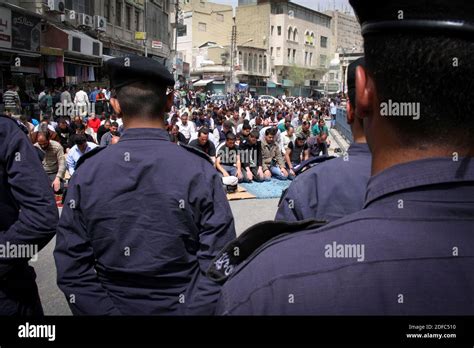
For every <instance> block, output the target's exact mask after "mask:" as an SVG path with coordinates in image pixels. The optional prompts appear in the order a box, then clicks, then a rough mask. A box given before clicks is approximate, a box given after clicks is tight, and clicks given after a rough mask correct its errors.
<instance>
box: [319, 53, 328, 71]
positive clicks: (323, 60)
mask: <svg viewBox="0 0 474 348" xmlns="http://www.w3.org/2000/svg"><path fill="white" fill-rule="evenodd" d="M326 59H327V57H326V55H324V54H321V55H320V56H319V66H320V67H321V68H325V67H326Z"/></svg>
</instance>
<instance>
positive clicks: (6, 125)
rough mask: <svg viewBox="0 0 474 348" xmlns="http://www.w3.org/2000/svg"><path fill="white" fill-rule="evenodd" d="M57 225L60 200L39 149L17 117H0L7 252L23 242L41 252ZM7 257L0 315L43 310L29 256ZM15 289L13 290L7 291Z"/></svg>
mask: <svg viewBox="0 0 474 348" xmlns="http://www.w3.org/2000/svg"><path fill="white" fill-rule="evenodd" d="M57 223H58V209H57V207H56V201H55V199H54V194H53V190H52V188H51V186H50V183H49V179H48V176H47V175H46V172H45V171H44V169H43V165H42V164H41V161H40V159H39V156H38V152H37V151H36V150H35V148H34V147H33V145H32V144H31V142H30V140H29V139H28V137H27V136H26V134H25V133H23V131H22V130H20V128H19V127H18V125H17V124H15V121H13V120H10V119H8V118H6V117H3V116H2V117H0V244H1V245H2V246H3V250H4V252H6V253H7V250H12V249H11V247H16V246H22V245H23V246H26V245H27V246H28V250H29V251H30V254H31V251H32V250H33V251H39V250H41V249H42V248H43V247H44V246H45V245H46V244H47V243H48V242H49V241H50V240H51V238H53V236H54V234H55V233H56V226H57ZM23 250H26V249H23ZM5 256H6V257H5ZM8 256H9V255H8V254H7V255H2V257H0V315H11V314H16V315H18V314H20V315H23V314H38V311H36V309H38V308H39V312H41V313H42V310H41V308H40V307H41V305H40V304H39V298H38V294H37V289H36V285H35V282H34V279H35V273H34V271H33V269H32V268H29V267H28V258H18V257H8ZM18 256H19V255H18ZM22 256H26V255H22ZM28 256H33V255H28ZM9 279H14V280H11V281H10V280H9ZM13 283H14V284H13ZM12 287H14V288H15V290H14V291H12V290H11V289H10V290H8V289H7V288H12ZM27 289H29V290H31V291H29V290H28V291H27V292H25V291H26V290H27ZM10 291H11V292H12V293H10ZM20 292H21V293H20ZM27 307H29V308H27ZM22 308H23V309H22ZM33 308H34V309H33ZM31 309H33V311H36V312H35V313H33V312H32V311H31Z"/></svg>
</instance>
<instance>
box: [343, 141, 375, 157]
mask: <svg viewBox="0 0 474 348" xmlns="http://www.w3.org/2000/svg"><path fill="white" fill-rule="evenodd" d="M347 152H348V153H349V156H350V155H355V154H369V155H370V149H369V145H367V144H366V143H352V144H351V145H350V146H349V148H348V149H347Z"/></svg>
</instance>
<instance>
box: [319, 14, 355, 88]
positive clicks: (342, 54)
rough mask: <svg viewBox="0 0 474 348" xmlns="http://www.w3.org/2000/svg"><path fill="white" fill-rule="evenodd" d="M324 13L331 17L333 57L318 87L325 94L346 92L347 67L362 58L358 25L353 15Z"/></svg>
mask: <svg viewBox="0 0 474 348" xmlns="http://www.w3.org/2000/svg"><path fill="white" fill-rule="evenodd" d="M325 13H326V14H327V15H330V16H331V17H332V21H331V32H332V37H333V40H332V47H331V51H332V52H334V56H333V59H332V60H331V62H330V66H329V71H328V73H327V74H325V75H324V77H323V79H322V82H321V86H320V87H321V89H322V90H323V91H324V92H325V93H326V94H334V93H339V92H342V91H345V90H346V87H345V85H346V79H347V74H346V72H347V67H348V65H349V64H350V63H351V62H352V61H354V60H356V59H357V58H359V57H361V56H363V52H364V40H363V38H362V34H361V28H360V24H359V22H358V21H357V18H356V17H355V16H354V15H352V14H351V13H349V12H341V11H339V10H332V11H325Z"/></svg>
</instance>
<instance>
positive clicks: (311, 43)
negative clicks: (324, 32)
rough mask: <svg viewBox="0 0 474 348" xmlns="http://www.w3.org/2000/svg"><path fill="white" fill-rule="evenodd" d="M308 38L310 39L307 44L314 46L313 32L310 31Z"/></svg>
mask: <svg viewBox="0 0 474 348" xmlns="http://www.w3.org/2000/svg"><path fill="white" fill-rule="evenodd" d="M310 40H311V41H310V43H309V44H310V45H311V46H314V33H311V36H310Z"/></svg>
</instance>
